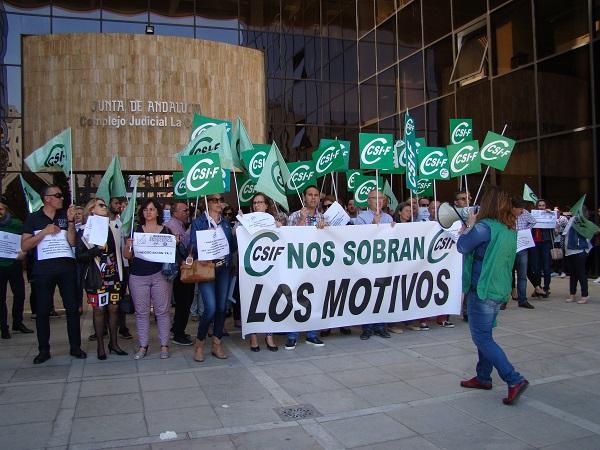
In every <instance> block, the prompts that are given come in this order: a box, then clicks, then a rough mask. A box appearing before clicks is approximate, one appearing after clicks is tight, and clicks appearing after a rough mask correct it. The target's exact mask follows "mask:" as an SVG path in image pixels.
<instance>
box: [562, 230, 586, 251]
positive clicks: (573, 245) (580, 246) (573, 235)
mask: <svg viewBox="0 0 600 450" xmlns="http://www.w3.org/2000/svg"><path fill="white" fill-rule="evenodd" d="M567 248H568V249H569V250H587V248H588V241H587V239H586V238H584V237H583V236H582V235H581V234H579V233H578V232H577V230H576V229H575V228H574V227H571V229H570V230H569V233H568V234H567Z"/></svg>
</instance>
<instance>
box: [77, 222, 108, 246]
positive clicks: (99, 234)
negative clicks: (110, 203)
mask: <svg viewBox="0 0 600 450" xmlns="http://www.w3.org/2000/svg"><path fill="white" fill-rule="evenodd" d="M108 221H109V219H108V217H105V216H98V215H96V214H94V215H91V216H89V217H88V219H87V221H86V222H85V227H84V229H83V237H84V238H85V240H86V241H88V243H90V244H92V245H99V246H101V247H104V246H105V245H106V240H107V239H108Z"/></svg>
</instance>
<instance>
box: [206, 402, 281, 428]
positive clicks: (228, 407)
mask: <svg viewBox="0 0 600 450" xmlns="http://www.w3.org/2000/svg"><path fill="white" fill-rule="evenodd" d="M279 406H280V405H279V403H277V402H276V401H275V400H252V401H247V402H236V403H228V404H223V405H221V406H218V405H215V407H214V410H215V412H216V413H217V416H218V417H219V420H220V421H221V423H222V424H223V426H224V427H240V426H245V425H252V424H257V423H267V422H279V421H280V420H281V419H280V418H279V416H278V415H277V413H275V411H274V408H277V407H279Z"/></svg>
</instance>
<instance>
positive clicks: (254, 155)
mask: <svg viewBox="0 0 600 450" xmlns="http://www.w3.org/2000/svg"><path fill="white" fill-rule="evenodd" d="M270 150H271V146H270V145H269V144H254V145H253V146H252V150H248V151H245V152H242V161H243V162H244V167H246V169H247V171H248V175H250V178H252V179H254V181H255V182H256V181H258V177H260V174H261V173H262V171H263V166H264V164H265V159H267V155H268V154H269V151H270Z"/></svg>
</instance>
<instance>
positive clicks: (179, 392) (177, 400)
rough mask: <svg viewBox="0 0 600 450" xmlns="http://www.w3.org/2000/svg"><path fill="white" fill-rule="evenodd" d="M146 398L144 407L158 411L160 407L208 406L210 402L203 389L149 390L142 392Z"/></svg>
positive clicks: (147, 409)
mask: <svg viewBox="0 0 600 450" xmlns="http://www.w3.org/2000/svg"><path fill="white" fill-rule="evenodd" d="M142 395H143V398H144V409H145V410H146V411H157V410H160V409H175V408H191V407H194V406H206V405H208V404H209V403H210V402H209V401H208V398H206V395H205V394H204V391H202V389H200V388H198V387H195V388H186V389H169V390H164V391H149V392H143V393H142Z"/></svg>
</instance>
